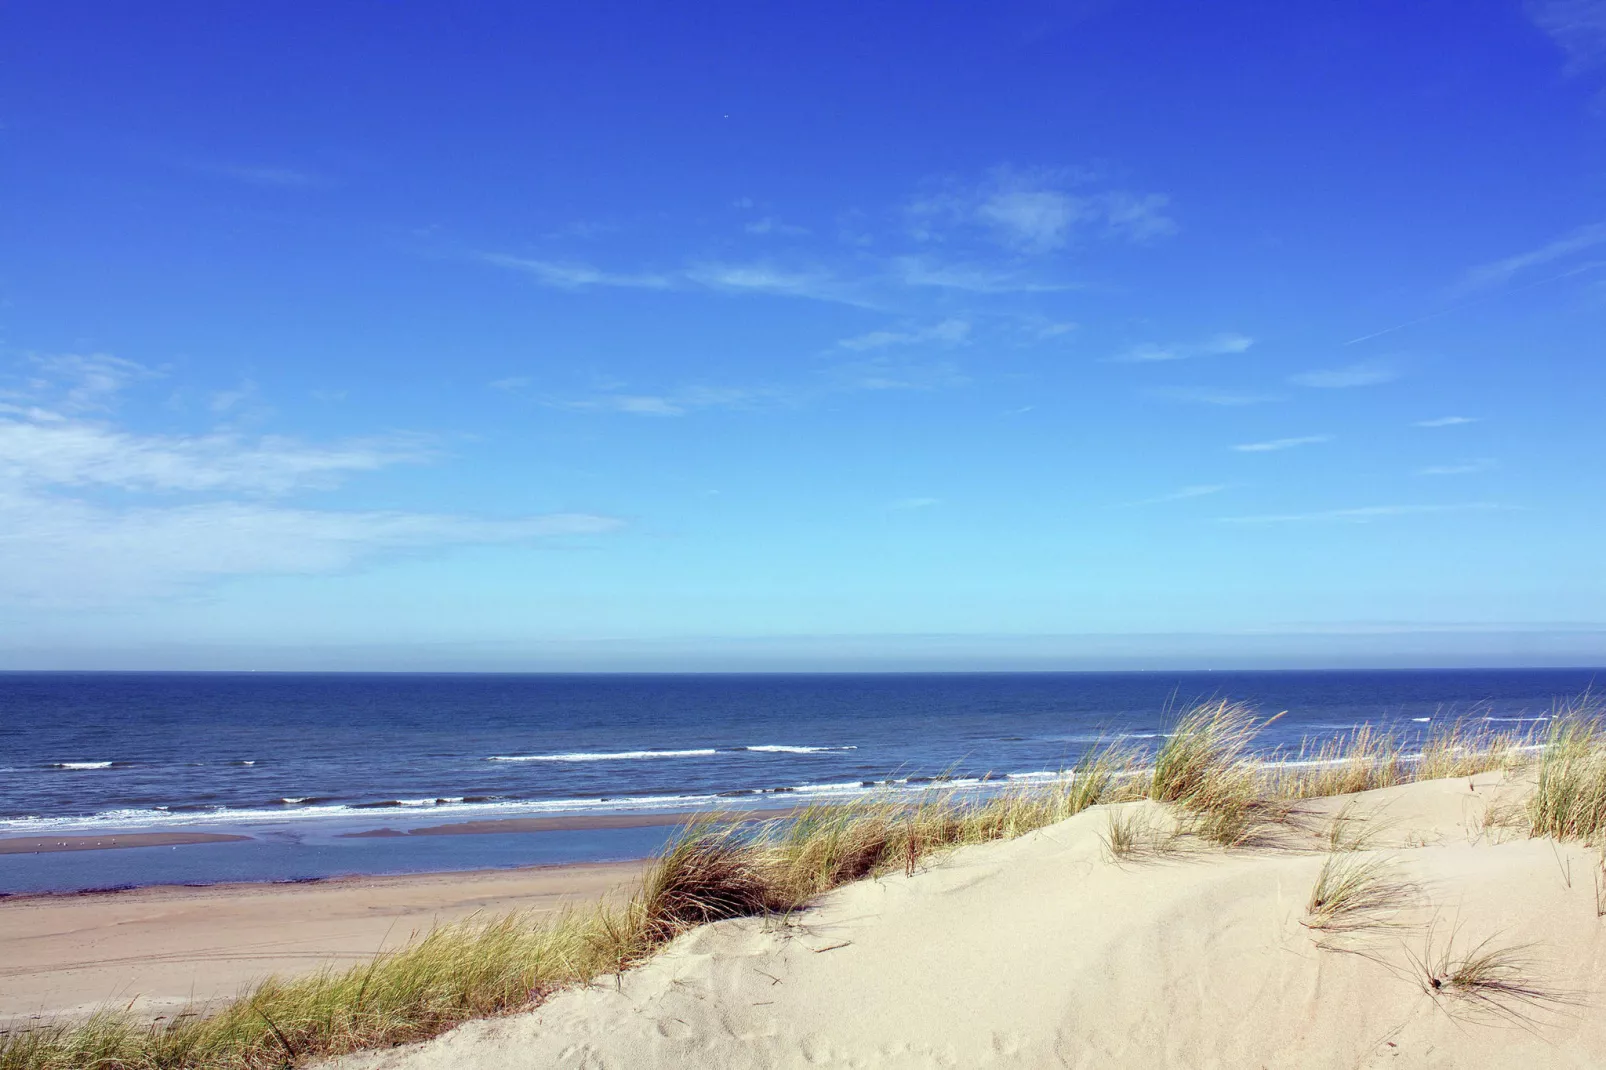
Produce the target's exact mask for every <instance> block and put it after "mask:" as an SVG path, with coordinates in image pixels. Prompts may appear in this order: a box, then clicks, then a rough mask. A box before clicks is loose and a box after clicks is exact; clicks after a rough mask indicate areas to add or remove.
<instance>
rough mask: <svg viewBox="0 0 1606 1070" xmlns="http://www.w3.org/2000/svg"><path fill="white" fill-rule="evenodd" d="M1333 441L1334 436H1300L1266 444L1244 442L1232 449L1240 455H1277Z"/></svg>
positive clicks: (1278, 439)
mask: <svg viewBox="0 0 1606 1070" xmlns="http://www.w3.org/2000/svg"><path fill="white" fill-rule="evenodd" d="M1331 441H1333V436H1332V435H1300V436H1298V437H1296V438H1274V439H1270V440H1268V441H1266V442H1243V443H1240V444H1238V445H1236V446H1234V447H1232V448H1233V449H1234V450H1235V451H1236V452H1238V453H1276V452H1278V451H1280V450H1291V449H1295V448H1297V447H1299V446H1314V445H1316V444H1318V443H1321V442H1331Z"/></svg>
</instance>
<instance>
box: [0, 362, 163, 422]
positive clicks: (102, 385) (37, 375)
mask: <svg viewBox="0 0 1606 1070" xmlns="http://www.w3.org/2000/svg"><path fill="white" fill-rule="evenodd" d="M161 374H162V373H161V372H160V371H158V370H157V369H154V368H148V367H146V366H145V365H143V364H139V363H136V362H135V361H132V360H125V359H123V358H122V357H114V356H112V355H111V354H109V353H48V354H32V355H30V356H29V357H28V358H27V360H26V361H25V362H24V364H23V368H22V371H21V373H20V375H18V376H17V377H16V379H15V385H14V386H12V387H9V388H0V399H5V398H10V399H11V400H12V401H14V402H25V403H26V406H28V407H33V406H44V407H46V408H48V409H50V410H53V411H55V412H58V413H69V414H81V413H89V412H109V411H110V410H111V409H112V407H113V406H114V405H115V403H116V400H117V397H118V395H119V394H121V393H122V392H123V391H124V390H126V389H127V388H128V387H129V386H131V385H133V384H135V383H138V382H140V381H142V380H147V379H156V378H159V377H160V376H161ZM18 408H19V407H18V406H13V410H14V411H17V410H18ZM41 411H43V410H42V409H41Z"/></svg>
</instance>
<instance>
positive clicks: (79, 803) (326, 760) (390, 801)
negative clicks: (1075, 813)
mask: <svg viewBox="0 0 1606 1070" xmlns="http://www.w3.org/2000/svg"><path fill="white" fill-rule="evenodd" d="M1596 672H1597V670H1594V669H1542V670H1526V669H1523V670H1443V671H1439V670H1421V671H1383V672H1379V671H1322V672H1304V671H1287V672H1180V673H1179V672H1169V673H1168V672H1122V673H963V674H957V673H956V674H941V673H930V674H844V675H816V674H811V675H555V674H540V675H516V674H494V675H492V674H487V675H473V674H439V675H436V674H358V673H350V674H297V673H274V674H265V673H25V672H11V673H0V837H17V836H50V835H58V834H59V835H63V836H67V835H72V836H80V835H86V834H87V835H93V836H97V837H99V836H105V837H108V838H109V837H111V836H113V835H116V834H120V833H127V832H135V831H177V832H222V833H236V834H242V835H245V836H248V837H250V838H249V839H248V840H245V841H240V842H232V843H210V844H202V845H186V846H179V847H172V846H162V847H138V848H120V849H118V850H97V851H82V852H61V853H47V852H41V853H38V854H9V855H3V854H0V894H16V893H21V892H36V891H65V890H74V889H82V888H94V887H107V886H122V885H129V884H136V885H137V884H150V883H170V882H172V883H205V882H210V881H220V880H299V879H311V878H318V877H325V876H331V875H335V874H341V873H391V872H416V871H425V870H450V869H470V868H480V867H496V866H515V865H529V864H538V863H547V862H566V861H578V860H591V859H606V858H631V857H641V856H642V855H644V854H647V853H650V852H651V851H653V850H655V849H656V848H657V847H658V846H659V845H660V844H661V843H662V842H663V841H664V839H665V838H666V837H667V836H668V835H669V834H670V831H671V830H669V829H668V828H666V827H663V826H659V827H647V828H622V829H619V828H616V829H586V828H566V829H557V830H551V831H542V832H520V833H499V832H498V833H490V834H484V835H464V836H433V835H432V836H413V835H407V836H395V835H392V836H377V837H376V836H372V835H370V836H354V835H352V833H354V832H368V833H372V832H373V831H375V830H389V831H393V832H406V831H408V830H409V829H414V828H419V827H424V826H440V825H443V824H450V823H454V822H462V821H471V820H473V821H479V820H485V819H500V818H510V817H528V816H565V815H566V816H585V815H604V814H609V815H621V814H641V813H651V812H654V811H685V810H692V809H699V808H705V807H710V806H726V807H741V806H758V807H766V806H786V805H791V804H795V803H796V802H798V801H802V800H811V799H845V798H851V797H853V796H856V795H862V794H864V793H867V792H875V791H916V790H921V789H922V788H923V786H925V785H928V784H930V783H932V782H934V781H935V782H940V783H944V784H948V785H957V786H960V787H967V786H968V787H975V788H976V789H977V790H988V788H989V787H991V786H995V785H998V784H1009V783H1019V782H1022V781H1026V780H1030V779H1033V778H1042V777H1047V776H1050V775H1053V774H1054V773H1056V772H1057V771H1059V770H1061V769H1063V768H1065V767H1067V766H1069V765H1072V764H1074V763H1075V761H1076V760H1077V758H1078V757H1079V756H1080V755H1082V754H1083V753H1085V752H1086V751H1087V749H1088V748H1090V747H1093V746H1096V745H1098V744H1099V743H1100V742H1101V741H1105V742H1107V741H1111V740H1114V739H1117V738H1124V739H1128V740H1134V741H1138V742H1140V743H1141V742H1143V741H1153V740H1157V739H1158V738H1160V735H1161V733H1163V732H1164V731H1165V729H1166V727H1167V725H1168V723H1169V722H1170V721H1171V720H1172V719H1174V717H1175V716H1176V713H1177V712H1178V711H1179V710H1181V709H1184V708H1186V707H1187V706H1188V705H1190V704H1191V703H1193V702H1195V701H1198V700H1201V699H1211V698H1230V699H1235V700H1242V701H1246V702H1250V703H1253V704H1254V705H1255V706H1257V707H1258V708H1259V709H1260V710H1261V712H1262V713H1264V714H1266V715H1268V716H1269V715H1271V714H1274V713H1279V712H1283V711H1286V712H1285V713H1284V714H1283V716H1282V717H1280V718H1278V719H1277V720H1276V721H1275V722H1273V723H1272V725H1271V726H1270V727H1269V728H1268V729H1267V730H1266V732H1265V733H1264V735H1263V737H1262V740H1261V743H1262V745H1263V746H1264V747H1266V748H1267V749H1268V750H1272V749H1276V748H1285V749H1287V748H1292V747H1297V746H1298V745H1299V743H1300V741H1301V740H1304V739H1312V740H1315V739H1322V738H1328V737H1331V736H1334V735H1337V734H1340V733H1342V732H1345V731H1348V730H1349V729H1351V728H1353V727H1354V726H1355V725H1357V724H1359V723H1361V722H1366V721H1370V722H1372V723H1375V724H1380V725H1383V726H1386V727H1390V728H1393V729H1395V730H1397V731H1399V732H1401V733H1402V734H1404V735H1406V736H1413V735H1419V734H1421V733H1423V732H1425V731H1427V730H1429V729H1430V728H1431V726H1432V723H1433V721H1434V720H1440V721H1443V720H1444V719H1447V718H1454V717H1464V718H1474V719H1483V720H1486V721H1487V722H1488V723H1491V724H1495V725H1500V726H1506V727H1509V726H1513V725H1530V726H1533V725H1541V724H1542V723H1543V719H1544V718H1545V717H1547V716H1548V715H1549V713H1550V712H1551V710H1552V709H1553V708H1554V706H1555V705H1556V704H1557V703H1559V702H1562V701H1565V700H1567V699H1569V698H1574V697H1576V696H1578V695H1580V694H1582V693H1583V692H1585V691H1587V690H1588V689H1589V688H1590V686H1591V685H1592V684H1593V682H1594V680H1595V677H1596Z"/></svg>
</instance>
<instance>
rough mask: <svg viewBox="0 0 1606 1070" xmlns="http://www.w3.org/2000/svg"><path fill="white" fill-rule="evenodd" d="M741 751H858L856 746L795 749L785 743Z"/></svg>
mask: <svg viewBox="0 0 1606 1070" xmlns="http://www.w3.org/2000/svg"><path fill="white" fill-rule="evenodd" d="M738 749H739V750H747V751H758V752H759V753H760V754H821V753H824V752H825V751H833V750H858V749H859V748H858V747H855V746H845V747H793V746H789V745H787V744H784V743H762V744H756V745H754V746H751V747H740V748H738Z"/></svg>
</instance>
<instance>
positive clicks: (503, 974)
mask: <svg viewBox="0 0 1606 1070" xmlns="http://www.w3.org/2000/svg"><path fill="white" fill-rule="evenodd" d="M1264 723H1265V722H1259V721H1257V720H1256V718H1255V717H1254V715H1253V711H1251V710H1250V709H1249V708H1247V707H1245V706H1243V705H1240V704H1236V703H1231V702H1225V701H1218V702H1210V703H1205V704H1203V705H1200V706H1197V707H1195V708H1193V709H1191V710H1189V711H1188V712H1186V713H1185V714H1184V715H1183V716H1182V717H1181V718H1180V719H1179V720H1178V721H1177V723H1176V724H1175V725H1174V726H1173V730H1172V731H1171V732H1170V733H1169V734H1168V735H1167V736H1166V737H1165V740H1164V742H1163V743H1162V744H1161V745H1160V746H1159V748H1158V750H1157V751H1156V752H1155V753H1153V754H1152V755H1149V754H1146V753H1145V752H1143V751H1141V750H1140V749H1138V748H1134V747H1131V746H1127V745H1124V744H1122V743H1120V742H1119V741H1117V742H1116V743H1114V744H1112V745H1110V746H1106V747H1101V748H1097V749H1095V750H1094V751H1093V752H1091V753H1090V754H1088V755H1087V756H1086V757H1084V758H1083V759H1082V760H1081V761H1080V762H1079V763H1078V764H1077V766H1076V767H1075V768H1074V769H1072V770H1071V771H1070V772H1069V773H1068V774H1067V775H1066V776H1063V777H1060V778H1056V779H1054V780H1051V781H1045V782H1038V783H1032V784H1025V785H1022V786H1019V787H1016V788H1012V789H1010V790H1007V791H1005V792H1003V793H1001V794H996V795H993V796H991V797H988V798H976V797H974V796H968V797H967V796H964V795H961V794H957V793H953V792H950V793H946V794H927V795H924V796H921V797H920V798H919V801H916V802H910V801H909V800H908V798H907V797H904V798H898V797H895V796H891V795H889V796H886V797H883V798H878V799H871V800H867V801H861V802H855V803H849V804H840V805H820V806H815V807H811V808H808V809H805V810H803V811H801V812H798V813H794V814H791V815H789V816H787V817H786V818H784V819H780V820H776V821H770V822H764V823H757V824H755V823H753V822H751V821H750V820H749V821H746V822H743V821H739V820H732V819H729V818H721V817H717V816H716V817H710V818H706V819H703V820H700V821H697V822H694V823H693V824H692V825H690V826H688V827H687V828H686V829H685V830H684V831H683V833H682V835H681V836H680V837H679V838H678V839H677V840H676V842H675V843H674V844H672V845H671V846H670V847H669V848H668V849H667V850H666V851H665V852H664V854H663V855H661V856H660V857H659V858H658V859H657V861H656V862H655V864H654V865H653V867H652V868H651V869H650V871H649V872H648V874H647V876H646V878H645V879H644V882H643V885H642V887H641V889H640V890H639V891H638V893H637V894H636V895H635V896H634V897H633V898H632V899H630V900H629V901H628V902H627V903H624V904H622V905H620V904H607V903H604V904H599V905H595V906H590V907H586V908H583V909H576V910H573V911H570V912H568V913H564V914H561V915H559V916H557V917H555V918H546V919H540V918H536V917H533V916H531V915H527V914H513V915H509V916H506V917H503V918H499V919H495V920H492V921H488V922H487V921H484V920H480V921H473V920H471V921H466V922H462V923H458V924H454V925H446V926H441V927H438V928H436V929H434V930H432V931H431V932H429V933H428V934H427V935H425V936H423V937H422V938H420V939H418V940H417V941H415V942H414V943H412V944H410V945H408V946H407V947H405V948H403V949H401V950H398V951H395V952H389V953H386V954H382V955H380V956H378V957H377V958H375V959H374V960H373V961H372V962H370V963H368V964H366V965H361V966H356V967H352V968H349V969H344V970H334V969H329V970H325V971H322V972H319V973H314V974H311V975H306V976H300V977H295V978H292V979H288V980H285V979H269V980H267V981H264V982H262V983H261V984H259V985H257V986H256V987H255V988H253V989H252V990H251V991H249V992H248V993H246V994H244V995H242V996H241V997H240V998H239V999H237V1000H235V1001H233V1002H231V1003H228V1004H227V1005H225V1006H223V1007H221V1008H220V1009H217V1010H215V1011H213V1012H212V1013H209V1014H205V1015H201V1014H197V1015H190V1016H183V1015H181V1016H177V1017H174V1018H171V1019H166V1020H159V1021H157V1022H156V1023H154V1024H151V1023H148V1022H143V1021H140V1020H138V1019H136V1018H135V1017H133V1016H130V1015H127V1014H124V1013H118V1012H115V1011H109V1012H106V1013H103V1014H100V1015H97V1016H96V1017H94V1018H92V1019H89V1020H87V1021H85V1020H78V1021H63V1022H59V1023H55V1024H50V1023H47V1024H44V1025H41V1026H37V1027H31V1028H16V1029H13V1030H11V1031H10V1032H4V1033H0V1070H68V1068H79V1067H95V1068H97V1070H190V1068H196V1070H200V1068H207V1070H267V1068H279V1067H285V1066H294V1065H301V1064H304V1063H305V1062H307V1061H310V1060H312V1059H314V1058H319V1057H325V1056H329V1055H335V1054H340V1053H344V1052H348V1051H353V1050H358V1049H363V1048H376V1047H385V1046H390V1045H394V1044H399V1043H406V1042H409V1041H416V1040H422V1039H425V1038H428V1037H431V1036H435V1035H438V1034H439V1033H442V1032H444V1031H446V1030H447V1029H450V1028H451V1027H452V1026H454V1025H456V1024H458V1023H460V1022H463V1021H467V1020H469V1019H473V1018H482V1017H489V1016H494V1015H498V1014H504V1013H508V1012H511V1011H516V1010H520V1009H523V1008H528V1007H531V1006H534V1005H535V1004H538V1003H539V1002H540V1001H542V1000H543V999H545V998H546V997H547V996H548V995H549V994H551V993H552V992H554V991H556V990H558V989H561V988H564V987H569V986H573V985H579V984H587V983H592V982H595V981H598V980H600V979H603V978H605V977H607V976H609V975H613V974H617V973H619V972H622V971H623V970H625V969H628V968H629V967H630V966H632V965H634V964H636V963H639V962H641V961H642V960H643V959H645V958H646V957H648V956H650V955H651V954H652V953H653V952H654V951H656V950H657V949H658V948H660V947H662V946H663V945H664V944H665V943H667V942H668V941H669V940H672V939H674V937H675V936H677V935H678V934H680V933H682V932H684V931H686V930H688V929H690V928H693V927H696V926H698V925H702V924H705V923H708V922H712V921H719V920H722V919H726V918H734V917H742V916H754V915H760V916H762V915H784V914H787V913H789V912H791V911H794V910H796V909H798V908H800V907H803V906H805V905H807V904H808V903H809V902H810V901H811V900H813V899H815V898H817V897H818V896H819V895H821V894H823V893H824V892H827V891H830V890H831V889H832V888H836V887H839V886H841V885H843V884H846V883H848V882H851V881H855V880H860V879H863V878H865V877H872V876H878V875H882V874H888V873H894V872H900V871H902V872H913V871H914V869H915V868H916V867H917V866H919V865H922V864H924V863H925V862H927V861H929V860H930V859H931V858H932V857H933V856H934V855H936V854H938V853H940V852H944V851H947V850H951V849H953V848H956V847H962V846H965V845H967V844H976V843H983V842H987V841H992V840H999V839H1007V838H1010V837H1014V836H1019V835H1022V834H1024V833H1027V832H1031V831H1033V830H1035V829H1039V828H1043V827H1045V826H1047V825H1050V824H1052V823H1054V822H1057V821H1060V820H1063V819H1065V818H1068V817H1071V816H1073V815H1075V814H1077V813H1080V812H1081V811H1083V810H1085V809H1087V808H1088V807H1091V806H1095V805H1099V804H1101V803H1112V802H1126V801H1134V800H1138V799H1151V800H1154V801H1156V802H1159V803H1163V804H1167V805H1169V806H1171V807H1173V808H1174V813H1175V815H1176V817H1177V824H1178V832H1177V833H1176V834H1174V835H1173V837H1172V840H1171V842H1174V839H1175V836H1177V835H1181V836H1191V837H1195V838H1197V839H1199V840H1201V841H1207V842H1210V843H1213V844H1217V845H1221V846H1225V847H1229V848H1231V847H1242V846H1246V845H1250V844H1253V843H1255V842H1256V840H1257V838H1258V837H1259V835H1260V834H1261V832H1262V831H1263V830H1264V829H1265V828H1266V827H1267V826H1268V825H1270V824H1274V823H1276V822H1277V821H1279V820H1280V819H1281V818H1282V817H1283V816H1285V815H1286V813H1287V809H1288V806H1289V805H1290V800H1297V799H1301V798H1309V797H1311V796H1313V795H1316V794H1324V793H1325V794H1331V793H1337V792H1341V791H1358V790H1363V788H1366V787H1376V786H1383V785H1385V784H1387V783H1398V782H1403V781H1405V780H1411V779H1418V778H1421V777H1424V776H1427V775H1465V774H1467V773H1470V772H1477V771H1481V770H1484V769H1492V768H1500V767H1502V766H1505V765H1508V764H1510V763H1511V762H1512V761H1513V760H1515V757H1516V756H1518V755H1519V754H1520V753H1521V752H1520V751H1519V750H1518V749H1517V748H1518V747H1520V745H1521V743H1520V741H1514V740H1513V738H1511V737H1507V736H1503V735H1499V734H1493V733H1488V732H1484V731H1481V730H1472V729H1467V730H1462V729H1460V728H1456V727H1454V726H1452V728H1451V729H1450V730H1448V731H1446V732H1441V733H1438V734H1436V735H1435V736H1434V738H1433V740H1430V743H1429V746H1428V747H1427V748H1425V749H1424V750H1423V752H1422V754H1421V755H1420V756H1410V755H1404V754H1402V753H1401V748H1400V745H1399V742H1398V741H1397V740H1396V739H1395V738H1394V737H1391V736H1388V735H1386V734H1378V733H1374V732H1372V731H1371V730H1369V729H1363V730H1359V731H1357V732H1356V733H1353V734H1352V735H1351V736H1349V737H1347V740H1346V741H1345V742H1343V743H1342V744H1330V745H1326V748H1325V749H1324V748H1317V749H1316V750H1315V751H1314V752H1313V753H1317V754H1320V755H1322V756H1323V759H1322V760H1323V762H1325V763H1328V764H1320V765H1303V766H1292V765H1286V764H1278V763H1270V764H1268V763H1267V762H1265V761H1263V760H1259V759H1256V758H1255V756H1254V755H1253V754H1252V753H1251V746H1252V744H1253V741H1254V739H1255V735H1256V733H1257V732H1258V731H1259V729H1260V728H1261V727H1262V726H1263V725H1264ZM1590 733H1593V734H1590ZM1546 746H1547V748H1559V750H1560V751H1561V752H1563V753H1562V754H1561V756H1560V757H1559V758H1556V759H1554V760H1552V759H1551V757H1550V755H1549V752H1548V750H1547V752H1546V756H1545V757H1544V758H1542V759H1541V765H1542V769H1550V770H1551V783H1552V784H1553V790H1552V795H1554V796H1555V800H1554V801H1553V802H1547V803H1546V804H1545V807H1544V808H1543V812H1544V814H1546V815H1550V814H1551V813H1552V812H1554V813H1555V814H1556V815H1558V817H1559V816H1560V815H1562V814H1566V815H1570V816H1567V817H1566V827H1567V828H1569V829H1571V828H1581V827H1584V826H1588V827H1589V828H1590V829H1591V830H1598V829H1599V827H1600V826H1601V824H1602V823H1603V822H1606V773H1603V771H1606V761H1602V760H1601V759H1600V758H1599V757H1598V754H1600V753H1606V734H1603V733H1601V731H1600V730H1599V729H1598V727H1597V728H1591V729H1589V730H1588V731H1587V732H1585V730H1584V729H1579V730H1578V731H1577V732H1576V733H1574V734H1566V733H1563V734H1562V735H1560V736H1558V735H1556V734H1555V733H1554V731H1553V734H1552V737H1551V739H1550V741H1549V742H1548V743H1547V744H1546ZM1597 746H1599V749H1598V750H1597V749H1596V748H1597ZM1546 761H1550V762H1551V764H1550V765H1548V766H1547V765H1545V764H1544V763H1545V762H1546ZM1557 762H1559V763H1560V764H1556V763H1557ZM1591 763H1595V764H1591ZM1332 769H1337V770H1339V772H1337V773H1334V772H1331V771H1330V770H1332ZM1543 778H1544V773H1543V772H1542V774H1541V779H1542V780H1543ZM1536 812H1537V811H1536ZM1591 822H1593V823H1592V824H1591ZM1535 827H1536V828H1538V827H1539V823H1538V821H1537V820H1536V822H1535ZM1111 828H1112V833H1111V838H1112V840H1113V839H1114V838H1115V837H1116V836H1121V837H1125V833H1124V832H1122V833H1116V832H1115V831H1114V830H1115V824H1114V823H1112V826H1111ZM1129 831H1131V832H1132V833H1133V837H1131V838H1132V839H1133V843H1134V845H1137V844H1138V843H1139V840H1140V839H1141V836H1140V835H1139V833H1140V831H1141V830H1138V829H1136V828H1135V827H1134V828H1132V829H1131V830H1129ZM1112 853H1116V851H1115V849H1114V845H1113V843H1112ZM1332 876H1333V880H1334V881H1335V882H1336V885H1335V887H1337V886H1339V885H1343V886H1344V887H1349V888H1350V889H1351V891H1350V892H1348V893H1345V892H1344V891H1343V890H1342V888H1339V890H1338V892H1337V893H1336V896H1337V900H1338V901H1342V900H1343V899H1344V896H1345V894H1348V895H1349V897H1350V901H1351V902H1364V900H1365V889H1366V888H1367V886H1368V885H1367V882H1366V881H1365V880H1364V879H1359V878H1357V876H1356V875H1355V874H1354V873H1350V874H1349V875H1348V876H1347V878H1346V876H1345V875H1344V874H1340V873H1335V874H1333V875H1332ZM1364 876H1365V874H1362V875H1361V877H1364ZM1358 879H1359V885H1357V880H1358ZM1346 880H1347V881H1348V884H1347V885H1345V883H1344V882H1345V881H1346ZM1357 887H1358V888H1359V889H1360V890H1355V889H1356V888H1357ZM1333 901H1335V900H1334V899H1333V895H1332V894H1330V895H1329V896H1328V897H1324V903H1327V904H1330V903H1331V902H1333ZM1323 909H1329V906H1324V908H1323ZM1335 916H1336V915H1335Z"/></svg>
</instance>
